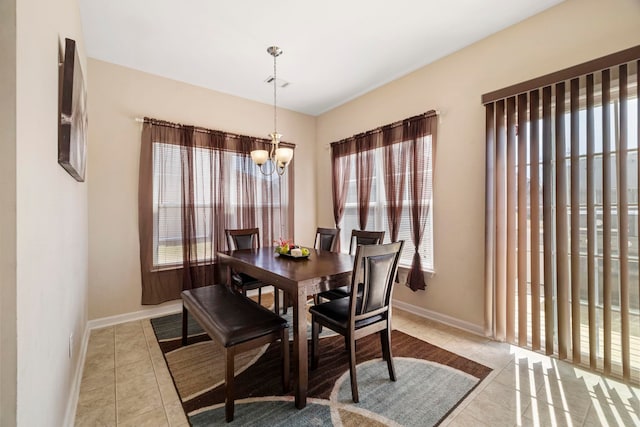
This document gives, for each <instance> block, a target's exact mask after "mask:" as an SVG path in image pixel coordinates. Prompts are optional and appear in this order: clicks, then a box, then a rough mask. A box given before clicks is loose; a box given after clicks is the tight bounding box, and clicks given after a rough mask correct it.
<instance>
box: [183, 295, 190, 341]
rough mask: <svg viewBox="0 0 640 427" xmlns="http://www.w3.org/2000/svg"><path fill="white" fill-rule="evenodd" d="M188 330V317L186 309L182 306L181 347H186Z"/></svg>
mask: <svg viewBox="0 0 640 427" xmlns="http://www.w3.org/2000/svg"><path fill="white" fill-rule="evenodd" d="M188 329H189V316H188V313H187V308H186V307H185V306H184V304H183V305H182V345H183V346H185V345H187V336H188V333H187V331H188Z"/></svg>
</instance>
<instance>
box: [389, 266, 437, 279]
mask: <svg viewBox="0 0 640 427" xmlns="http://www.w3.org/2000/svg"><path fill="white" fill-rule="evenodd" d="M398 269H399V270H401V271H407V272H408V271H409V270H410V269H411V265H409V264H398ZM422 272H423V273H425V274H428V275H430V276H434V275H435V274H436V272H435V270H431V269H428V268H423V269H422Z"/></svg>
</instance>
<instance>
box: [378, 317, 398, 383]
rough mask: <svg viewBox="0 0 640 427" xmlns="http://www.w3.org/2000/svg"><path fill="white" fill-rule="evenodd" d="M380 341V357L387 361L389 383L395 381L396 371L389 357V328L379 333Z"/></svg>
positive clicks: (390, 356)
mask: <svg viewBox="0 0 640 427" xmlns="http://www.w3.org/2000/svg"><path fill="white" fill-rule="evenodd" d="M380 340H381V344H382V357H383V358H384V359H385V360H386V361H387V368H388V369H389V378H390V379H391V381H395V380H396V370H395V367H394V366H393V356H392V355H391V328H390V327H387V329H386V330H384V331H380Z"/></svg>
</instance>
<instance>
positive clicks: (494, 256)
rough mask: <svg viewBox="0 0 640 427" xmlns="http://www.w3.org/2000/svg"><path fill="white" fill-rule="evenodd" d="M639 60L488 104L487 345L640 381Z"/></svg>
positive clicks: (637, 53)
mask: <svg viewBox="0 0 640 427" xmlns="http://www.w3.org/2000/svg"><path fill="white" fill-rule="evenodd" d="M637 58H640V47H636V48H632V49H629V50H627V51H623V52H620V53H617V54H613V55H610V56H609V57H604V58H600V59H598V60H594V61H591V62H589V63H585V64H581V65H579V66H576V67H572V68H571V69H567V70H562V71H561V72H558V73H554V74H552V75H549V76H543V77H540V78H538V79H535V80H533V81H531V82H525V83H521V84H519V85H516V86H514V87H512V88H506V89H503V90H501V91H496V92H494V93H491V94H487V95H485V96H484V97H483V102H484V104H485V107H486V216H485V295H486V304H485V325H486V333H487V335H489V336H492V337H494V338H496V339H498V340H502V341H507V342H511V343H517V344H518V345H520V346H523V347H529V348H532V349H533V350H544V352H545V353H546V354H549V355H556V356H557V357H558V358H560V359H567V360H570V361H572V362H573V363H576V364H583V365H587V366H589V367H590V368H591V369H594V370H598V371H601V372H604V373H605V374H612V375H615V376H619V377H622V378H623V379H625V380H629V379H633V378H632V375H635V380H634V381H637V379H638V375H639V373H640V359H638V358H637V357H631V354H632V353H633V350H632V349H633V348H635V347H634V346H637V345H639V344H640V333H638V331H637V328H632V327H631V326H630V322H636V323H637V322H638V318H639V316H638V310H639V308H640V307H639V306H640V298H639V296H638V292H639V289H640V285H639V284H640V277H639V276H640V275H639V270H640V269H639V258H638V247H639V246H640V233H638V230H639V229H640V217H639V216H638V211H639V209H640V205H639V200H640V199H639V197H638V189H639V188H640V174H639V173H638V147H639V146H640V136H639V135H640V108H638V107H639V106H638V99H639V98H640V88H639V85H638V68H639V67H640V61H638V60H637ZM541 84H542V85H541Z"/></svg>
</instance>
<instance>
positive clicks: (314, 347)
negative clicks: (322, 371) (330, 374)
mask: <svg viewBox="0 0 640 427" xmlns="http://www.w3.org/2000/svg"><path fill="white" fill-rule="evenodd" d="M319 335H320V324H319V323H318V322H316V321H315V319H313V318H312V319H311V369H316V368H317V367H318V361H319V359H320V356H319V354H320V353H319V351H318V336H319Z"/></svg>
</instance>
